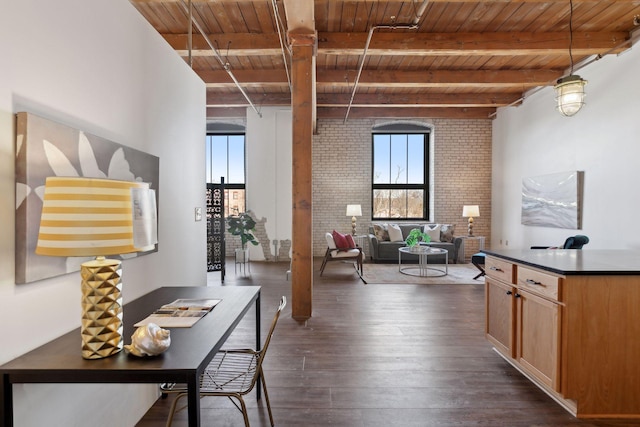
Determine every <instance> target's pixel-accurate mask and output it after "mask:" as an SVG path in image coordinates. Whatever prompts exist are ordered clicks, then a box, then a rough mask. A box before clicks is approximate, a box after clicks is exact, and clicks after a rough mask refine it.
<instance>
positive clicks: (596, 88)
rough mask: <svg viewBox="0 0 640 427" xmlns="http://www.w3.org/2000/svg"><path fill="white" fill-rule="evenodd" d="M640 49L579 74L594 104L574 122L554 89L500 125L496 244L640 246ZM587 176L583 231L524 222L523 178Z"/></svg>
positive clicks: (496, 129) (503, 116) (502, 117)
mask: <svg viewBox="0 0 640 427" xmlns="http://www.w3.org/2000/svg"><path fill="white" fill-rule="evenodd" d="M638 73H640V48H639V47H638V46H636V47H635V48H634V49H632V50H631V51H629V52H626V53H624V54H623V55H621V56H607V57H605V58H604V59H601V60H600V61H597V62H595V63H592V64H591V65H588V66H587V67H585V68H583V69H581V70H580V71H579V72H577V73H576V74H579V75H580V76H581V77H582V78H584V79H586V80H588V82H589V83H588V84H587V86H586V92H587V98H586V102H587V104H586V105H585V106H584V107H583V109H582V110H581V111H580V112H578V113H577V114H576V115H575V116H573V117H563V116H561V115H560V114H559V113H558V112H557V111H556V110H555V105H554V102H555V97H554V91H553V89H552V88H551V87H549V88H545V89H543V90H542V91H540V92H538V93H536V94H534V95H532V96H531V97H530V98H527V99H526V100H525V101H524V104H523V105H522V106H520V107H515V108H514V107H511V108H502V109H500V111H499V112H498V116H497V119H496V120H495V121H494V124H493V186H492V194H493V201H492V205H493V212H492V239H491V241H492V247H493V248H498V247H502V248H505V247H507V242H508V247H509V248H528V247H529V246H531V245H545V244H552V245H560V244H562V243H563V242H564V240H565V238H566V237H568V236H571V235H575V234H585V235H587V236H588V237H589V239H590V243H589V244H588V245H587V246H585V248H584V249H585V250H587V249H614V248H620V249H624V248H636V249H637V248H640V240H639V239H638V238H637V235H636V234H637V233H635V232H634V229H635V222H637V218H636V217H637V215H636V214H635V213H636V212H638V211H639V210H640V196H638V191H637V188H636V187H637V181H638V170H639V166H640V163H639V162H640V160H639V159H640V120H639V117H638V111H639V109H638V100H639V99H640V84H638V80H637V76H638ZM572 170H580V171H584V211H583V223H582V224H583V226H582V230H568V229H558V228H547V227H531V226H524V225H521V224H520V213H521V189H522V178H523V177H528V176H537V175H544V174H549V173H555V172H565V171H572Z"/></svg>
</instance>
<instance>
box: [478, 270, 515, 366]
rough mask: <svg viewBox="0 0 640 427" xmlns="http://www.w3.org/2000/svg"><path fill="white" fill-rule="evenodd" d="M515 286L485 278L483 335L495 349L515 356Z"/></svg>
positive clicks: (509, 355)
mask: <svg viewBox="0 0 640 427" xmlns="http://www.w3.org/2000/svg"><path fill="white" fill-rule="evenodd" d="M514 293H515V288H514V287H513V286H511V285H508V284H506V283H504V282H501V281H499V280H496V279H493V278H491V277H489V276H486V278H485V305H486V307H485V310H486V312H485V314H486V321H485V335H486V337H487V339H488V340H489V341H490V342H491V343H492V344H493V345H494V346H495V348H496V349H497V350H499V351H500V352H502V354H504V355H506V356H508V357H511V358H513V357H515V355H516V354H515V346H514V332H515V328H514V326H515V322H514V320H515V319H514V316H515V311H514V309H515V298H514V297H513V296H514Z"/></svg>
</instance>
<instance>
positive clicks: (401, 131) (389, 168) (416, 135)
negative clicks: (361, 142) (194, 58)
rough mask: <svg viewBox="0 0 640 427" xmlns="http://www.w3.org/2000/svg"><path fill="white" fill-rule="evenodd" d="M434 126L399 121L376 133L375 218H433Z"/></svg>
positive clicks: (373, 214)
mask: <svg viewBox="0 0 640 427" xmlns="http://www.w3.org/2000/svg"><path fill="white" fill-rule="evenodd" d="M430 134H431V130H430V128H428V127H426V126H420V125H415V124H403V123H395V124H390V125H383V126H377V127H375V128H374V129H373V132H372V144H373V150H372V152H373V167H372V171H373V176H372V179H371V182H372V184H371V190H372V191H371V195H372V203H371V206H372V219H374V220H385V219H396V220H397V219H420V220H427V219H428V218H429V158H430V152H429V137H430Z"/></svg>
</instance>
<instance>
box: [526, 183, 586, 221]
mask: <svg viewBox="0 0 640 427" xmlns="http://www.w3.org/2000/svg"><path fill="white" fill-rule="evenodd" d="M583 177H584V173H583V172H581V171H571V172H560V173H553V174H549V175H541V176H534V177H529V178H524V179H523V180H522V224H524V225H537V226H543V227H555V228H569V229H574V230H579V229H581V228H582V186H583Z"/></svg>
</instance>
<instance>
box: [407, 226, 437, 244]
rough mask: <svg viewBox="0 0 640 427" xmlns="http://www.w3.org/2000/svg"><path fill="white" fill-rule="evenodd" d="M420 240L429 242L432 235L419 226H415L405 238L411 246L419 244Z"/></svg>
mask: <svg viewBox="0 0 640 427" xmlns="http://www.w3.org/2000/svg"><path fill="white" fill-rule="evenodd" d="M420 241H423V242H425V243H429V242H430V241H431V237H429V235H428V234H427V233H423V232H422V231H420V229H419V228H414V229H413V230H411V231H410V232H409V235H408V236H407V238H406V239H405V243H406V244H407V246H409V247H413V246H415V245H417V244H418V243H419V242H420Z"/></svg>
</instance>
